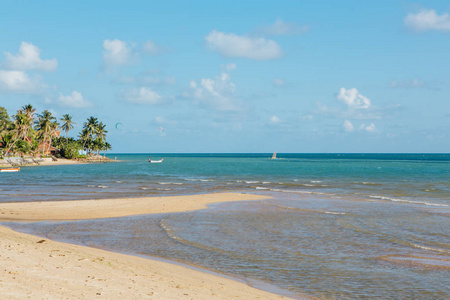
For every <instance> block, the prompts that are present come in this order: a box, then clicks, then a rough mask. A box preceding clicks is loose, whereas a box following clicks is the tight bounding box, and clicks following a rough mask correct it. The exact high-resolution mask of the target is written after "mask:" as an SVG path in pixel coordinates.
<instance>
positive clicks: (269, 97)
mask: <svg viewBox="0 0 450 300" xmlns="http://www.w3.org/2000/svg"><path fill="white" fill-rule="evenodd" d="M0 28H1V29H0V31H1V39H0V106H3V107H5V108H6V109H7V110H8V112H9V113H10V115H12V114H14V113H15V112H16V111H17V110H18V109H19V108H20V107H22V106H23V105H25V104H29V103H30V104H32V105H33V106H34V107H36V108H37V110H38V112H42V111H43V110H44V109H48V110H50V111H51V112H52V113H53V114H54V115H55V116H56V117H58V118H60V117H61V116H62V115H63V114H66V113H68V114H70V115H72V116H73V119H74V120H75V122H77V123H78V125H77V126H76V128H75V130H73V131H72V132H70V133H69V135H72V136H76V135H77V133H78V132H79V131H80V129H81V126H82V124H83V122H85V121H86V119H87V118H88V117H90V116H95V117H97V118H98V119H99V120H101V121H102V122H103V123H104V124H106V125H107V130H108V136H107V140H108V142H110V143H111V144H112V146H113V150H112V151H113V152H143V153H152V152H153V153H155V152H273V151H277V152H299V153H308V152H319V153H325V152H330V153H334V152H440V153H443V152H445V153H448V152H449V149H450V134H449V133H450V71H449V70H450V2H448V1H421V2H420V1H419V2H412V1H411V2H410V1H281V2H279V1H132V0H131V1H72V2H70V3H67V2H63V1H4V2H3V3H2V10H1V11H0ZM117 123H121V124H119V125H117V128H116V126H115V125H116V124H117ZM161 128H163V129H161Z"/></svg>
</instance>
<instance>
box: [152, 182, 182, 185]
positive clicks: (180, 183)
mask: <svg viewBox="0 0 450 300" xmlns="http://www.w3.org/2000/svg"><path fill="white" fill-rule="evenodd" d="M158 184H175V185H182V184H183V183H182V182H158Z"/></svg>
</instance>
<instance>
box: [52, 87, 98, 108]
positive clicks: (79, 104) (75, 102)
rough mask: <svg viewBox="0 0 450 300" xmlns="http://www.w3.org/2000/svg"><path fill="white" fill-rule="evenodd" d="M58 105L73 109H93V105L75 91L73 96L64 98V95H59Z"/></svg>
mask: <svg viewBox="0 0 450 300" xmlns="http://www.w3.org/2000/svg"><path fill="white" fill-rule="evenodd" d="M58 103H59V104H60V105H62V106H66V107H73V108H87V107H92V106H93V105H92V103H91V102H89V101H88V100H86V99H84V97H83V95H82V94H81V93H80V92H77V91H73V92H72V94H69V95H67V96H64V95H63V94H62V93H60V94H59V97H58Z"/></svg>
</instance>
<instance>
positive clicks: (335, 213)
mask: <svg viewBox="0 0 450 300" xmlns="http://www.w3.org/2000/svg"><path fill="white" fill-rule="evenodd" d="M324 213H326V214H329V215H346V213H341V212H335V211H324Z"/></svg>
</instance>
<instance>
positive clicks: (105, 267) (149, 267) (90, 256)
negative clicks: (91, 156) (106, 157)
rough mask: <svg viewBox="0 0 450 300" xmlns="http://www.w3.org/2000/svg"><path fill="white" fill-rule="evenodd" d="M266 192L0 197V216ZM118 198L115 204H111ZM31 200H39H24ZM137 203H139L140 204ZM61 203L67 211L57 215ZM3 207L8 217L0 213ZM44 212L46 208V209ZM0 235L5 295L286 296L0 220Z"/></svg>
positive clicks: (161, 205)
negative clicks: (37, 232) (52, 199)
mask: <svg viewBox="0 0 450 300" xmlns="http://www.w3.org/2000/svg"><path fill="white" fill-rule="evenodd" d="M267 198H268V197H264V196H260V195H252V194H238V193H221V194H205V195H194V196H173V197H152V198H150V197H146V198H134V202H133V198H126V199H105V200H78V201H59V202H62V203H65V205H62V206H58V205H57V206H55V204H57V203H56V201H55V202H25V203H21V202H14V203H2V204H0V222H10V221H16V222H20V221H38V220H52V219H43V218H42V216H41V217H39V218H37V217H36V216H37V215H40V214H42V213H44V215H45V216H47V217H48V216H56V215H57V214H59V213H61V216H60V218H58V219H56V220H61V221H62V220H81V219H86V218H92V219H95V218H109V217H111V212H112V211H117V210H119V214H118V215H117V214H115V215H114V216H129V215H138V214H148V213H168V212H181V211H191V210H198V209H204V208H207V205H208V204H212V203H218V202H231V201H249V200H262V199H267ZM152 200H153V201H152ZM136 201H137V202H136ZM83 202H85V203H83ZM120 202H122V206H120V207H119V208H118V207H116V206H115V205H117V204H118V203H120ZM35 203H38V204H37V205H30V204H35ZM138 203H141V204H145V206H144V207H140V206H139V204H138ZM27 204H28V206H29V207H28V208H26V209H25V210H24V211H21V209H22V208H24V207H23V205H25V206H27ZM131 204H134V206H133V205H131ZM14 206H16V207H14ZM98 207H103V213H101V212H100V213H99V211H98V210H97V209H98ZM136 207H138V208H139V209H136ZM5 209H6V210H5ZM17 209H19V210H18V211H17ZM67 209H69V211H70V213H67V212H65V213H64V210H66V211H67ZM8 210H9V211H10V212H12V215H9V217H8V218H5V214H6V212H7V211H8ZM47 210H48V211H50V213H45V212H46V211H47ZM149 211H151V212H149ZM69 215H70V216H71V217H70V218H68V217H69ZM11 216H12V217H13V218H10V217H11ZM53 220H55V219H53ZM0 235H1V236H2V239H1V241H0V259H1V260H2V268H1V269H0V290H1V291H2V295H3V296H6V297H7V299H21V298H23V297H26V296H32V297H33V298H40V297H43V298H48V297H50V298H62V297H63V298H66V299H79V298H81V299H90V298H93V297H99V298H107V299H113V298H121V299H143V298H144V299H145V298H146V299H211V298H217V299H230V298H239V299H288V298H286V297H284V296H281V295H277V294H273V293H270V292H266V291H263V290H260V289H257V288H254V287H251V286H250V285H248V284H246V283H243V282H240V281H238V280H233V279H230V278H227V277H223V276H220V275H215V274H212V273H210V272H208V271H207V270H205V271H201V270H200V271H199V270H196V269H195V267H194V268H189V267H187V266H182V265H179V264H177V262H174V263H169V262H165V261H161V260H158V259H152V258H151V257H149V258H147V257H146V258H143V257H140V256H134V255H127V254H121V253H116V252H110V251H106V250H101V249H97V248H91V247H86V246H80V245H74V244H68V243H62V242H56V241H52V240H49V239H46V238H42V237H38V236H34V235H30V234H26V233H20V232H17V231H14V230H12V229H10V228H8V227H6V226H4V225H0Z"/></svg>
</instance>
